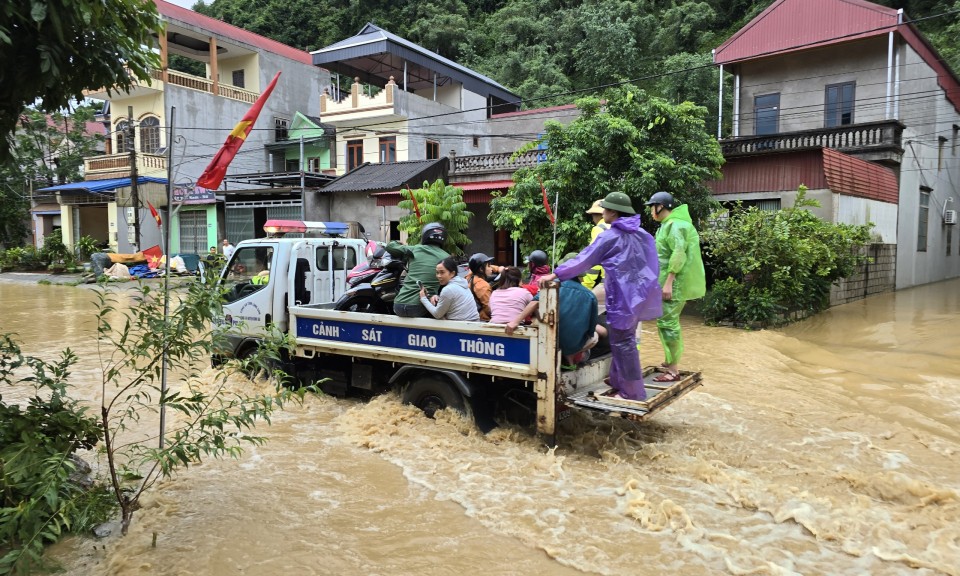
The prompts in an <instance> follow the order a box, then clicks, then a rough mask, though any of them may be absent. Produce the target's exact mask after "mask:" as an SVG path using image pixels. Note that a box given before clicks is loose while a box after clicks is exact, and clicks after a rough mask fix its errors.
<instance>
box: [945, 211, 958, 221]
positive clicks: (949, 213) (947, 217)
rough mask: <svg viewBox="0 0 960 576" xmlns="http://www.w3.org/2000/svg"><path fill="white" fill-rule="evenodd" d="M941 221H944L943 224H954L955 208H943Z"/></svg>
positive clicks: (955, 219) (955, 217) (955, 218)
mask: <svg viewBox="0 0 960 576" xmlns="http://www.w3.org/2000/svg"><path fill="white" fill-rule="evenodd" d="M943 223H944V224H956V223H957V211H956V210H944V211H943Z"/></svg>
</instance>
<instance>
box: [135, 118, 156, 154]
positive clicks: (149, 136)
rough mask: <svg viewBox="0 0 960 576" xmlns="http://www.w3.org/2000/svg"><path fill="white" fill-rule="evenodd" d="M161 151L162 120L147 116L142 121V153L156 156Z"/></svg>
mask: <svg viewBox="0 0 960 576" xmlns="http://www.w3.org/2000/svg"><path fill="white" fill-rule="evenodd" d="M159 149H160V119H159V118H157V117H156V116H147V117H146V118H144V119H143V120H141V121H140V151H141V152H146V153H148V154H154V153H155V152H156V151H157V150H159Z"/></svg>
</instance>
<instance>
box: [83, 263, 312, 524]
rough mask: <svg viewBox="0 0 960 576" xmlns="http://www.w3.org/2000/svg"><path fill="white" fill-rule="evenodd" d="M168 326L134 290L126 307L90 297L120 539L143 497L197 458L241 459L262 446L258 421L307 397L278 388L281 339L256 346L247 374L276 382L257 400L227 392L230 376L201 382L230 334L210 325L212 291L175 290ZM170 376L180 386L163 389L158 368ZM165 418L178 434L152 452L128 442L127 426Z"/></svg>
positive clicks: (151, 296) (153, 301) (150, 298)
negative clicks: (152, 416)
mask: <svg viewBox="0 0 960 576" xmlns="http://www.w3.org/2000/svg"><path fill="white" fill-rule="evenodd" d="M173 290H174V293H172V294H170V296H169V300H170V304H171V308H170V313H169V317H168V318H167V319H166V320H165V319H164V317H163V314H162V310H163V306H164V300H165V295H164V292H163V291H162V290H154V289H152V288H151V287H149V286H146V285H140V286H139V288H137V289H136V294H135V295H134V296H133V298H132V300H133V304H132V305H131V306H129V308H127V307H126V305H125V304H124V305H122V306H121V305H118V304H119V303H120V302H126V301H127V300H128V299H129V295H128V294H122V295H120V294H116V293H113V292H110V291H107V290H104V291H102V292H98V293H97V298H98V313H97V335H98V348H99V350H100V359H101V365H102V367H103V374H102V380H103V382H102V386H103V390H104V395H103V398H102V403H101V415H102V416H101V422H100V424H101V427H102V428H103V430H104V432H105V437H104V448H103V451H104V453H105V455H106V458H107V470H108V481H109V484H110V486H111V488H112V491H113V494H114V496H115V498H116V501H117V502H118V504H119V506H120V511H121V527H122V531H123V533H124V534H126V532H127V529H128V527H129V525H130V522H131V521H132V519H133V514H134V512H135V511H136V510H137V508H138V507H139V500H140V497H141V496H142V494H143V493H144V492H145V491H146V490H148V489H149V488H150V487H152V486H153V485H154V484H155V483H156V482H157V481H158V480H160V479H161V478H164V477H168V476H170V475H171V474H173V473H174V472H176V470H178V469H179V468H181V467H187V466H190V465H191V464H196V463H199V462H201V461H202V460H203V459H204V458H207V457H209V458H223V457H226V456H230V457H234V458H236V457H239V455H240V454H241V453H242V451H243V446H244V445H245V444H254V445H260V444H262V443H263V442H264V441H265V439H264V438H263V437H262V436H257V435H254V434H253V433H252V429H253V427H254V426H255V425H256V424H257V423H258V422H261V421H267V422H269V420H270V415H271V414H272V413H273V411H274V410H277V409H282V408H283V407H284V406H285V405H286V404H287V403H288V402H301V401H302V400H303V398H304V395H305V394H306V393H307V392H311V391H313V388H310V387H307V388H302V389H299V390H289V389H285V388H283V387H282V384H283V382H284V380H285V375H284V374H283V373H282V372H281V371H280V370H279V369H278V364H279V363H280V362H282V360H283V359H284V358H285V357H286V354H287V351H288V350H289V342H287V341H286V339H285V338H284V337H283V335H280V334H277V333H274V335H273V337H265V338H263V339H262V343H261V346H260V347H259V349H258V351H257V353H256V354H254V355H252V356H251V357H249V358H248V359H247V364H246V365H245V366H243V369H244V370H245V371H249V372H250V373H257V372H260V371H261V370H266V371H268V372H270V373H271V374H272V375H273V376H275V377H276V378H277V380H276V381H275V385H274V386H270V387H269V390H268V391H267V392H264V393H258V392H256V391H255V390H250V388H249V386H244V387H241V388H239V389H234V388H232V387H231V386H230V385H229V379H228V376H229V373H228V372H225V371H220V372H218V373H217V374H215V375H213V376H210V375H208V374H204V375H203V378H201V377H200V370H202V369H203V367H204V366H205V365H206V364H207V361H208V358H210V356H211V354H212V353H213V352H214V351H216V350H222V349H223V348H224V347H225V341H226V332H227V330H229V327H228V326H223V325H216V324H214V323H212V320H213V319H214V318H220V317H221V316H222V308H221V301H222V300H221V298H222V295H221V291H220V290H219V289H218V287H217V286H215V285H213V284H212V283H210V282H203V281H197V282H190V283H186V284H182V285H180V286H178V287H177V288H175V289H173ZM164 358H165V359H166V362H167V364H168V366H171V367H176V368H177V375H178V382H177V384H178V386H177V387H171V388H167V389H165V388H164V385H163V373H164V372H163V362H164ZM161 409H162V410H163V411H164V413H165V414H167V415H169V416H170V417H171V418H173V417H175V418H176V425H175V426H173V427H171V428H170V429H168V430H166V431H165V432H164V433H163V435H162V439H163V442H162V445H161V444H160V443H159V442H158V443H156V444H154V443H149V444H148V443H146V442H143V441H140V440H137V439H131V438H127V437H126V436H128V435H129V434H130V433H131V432H132V430H131V428H132V426H133V425H134V424H135V423H136V422H138V421H139V419H140V418H141V417H142V416H144V415H145V414H148V413H156V412H159V411H160V410H161Z"/></svg>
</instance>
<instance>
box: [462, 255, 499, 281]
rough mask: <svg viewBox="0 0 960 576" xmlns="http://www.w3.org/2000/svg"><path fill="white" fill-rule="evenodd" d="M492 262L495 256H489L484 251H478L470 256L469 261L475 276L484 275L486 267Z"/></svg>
mask: <svg viewBox="0 0 960 576" xmlns="http://www.w3.org/2000/svg"><path fill="white" fill-rule="evenodd" d="M491 262H493V256H487V255H486V254H484V253H483V252H477V253H476V254H474V255H473V256H471V257H470V260H469V261H468V262H467V263H468V265H469V266H470V271H471V272H473V275H474V276H483V275H484V271H485V270H484V267H485V266H486V265H487V264H489V263H491Z"/></svg>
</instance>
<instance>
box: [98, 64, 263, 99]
mask: <svg viewBox="0 0 960 576" xmlns="http://www.w3.org/2000/svg"><path fill="white" fill-rule="evenodd" d="M150 78H151V82H150V84H149V85H147V84H140V83H139V82H137V83H136V85H135V86H133V87H132V88H131V89H130V91H129V92H127V93H126V94H121V95H118V93H117V91H116V89H114V91H113V92H114V93H113V95H112V96H111V95H110V94H108V93H107V89H106V88H99V89H96V90H84V92H83V94H84V96H87V97H88V98H98V99H101V100H108V99H111V98H124V97H134V96H144V95H147V94H150V93H156V92H163V89H164V84H173V85H174V86H180V87H182V88H189V89H191V90H197V91H198V92H206V93H207V94H214V95H217V96H223V97H224V98H230V99H231V100H239V101H241V102H246V103H248V104H253V103H254V102H256V100H257V98H258V97H259V96H260V94H258V93H256V92H251V91H249V90H244V89H243V88H238V87H236V86H233V85H231V84H224V83H222V82H219V83H215V82H214V81H213V80H208V79H207V78H201V77H199V76H193V75H192V74H187V73H185V72H180V71H178V70H167V71H166V72H164V71H162V70H152V71H151V72H150Z"/></svg>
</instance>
